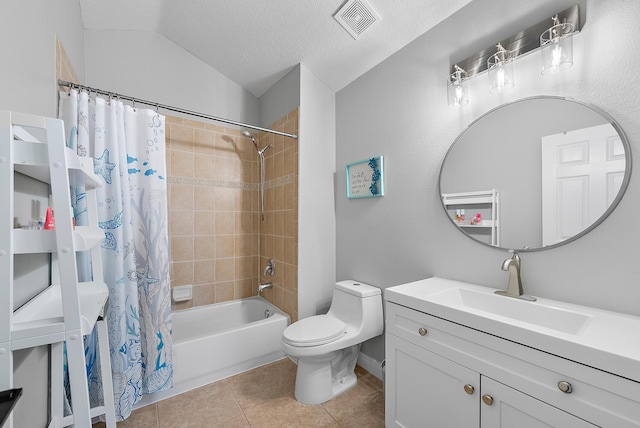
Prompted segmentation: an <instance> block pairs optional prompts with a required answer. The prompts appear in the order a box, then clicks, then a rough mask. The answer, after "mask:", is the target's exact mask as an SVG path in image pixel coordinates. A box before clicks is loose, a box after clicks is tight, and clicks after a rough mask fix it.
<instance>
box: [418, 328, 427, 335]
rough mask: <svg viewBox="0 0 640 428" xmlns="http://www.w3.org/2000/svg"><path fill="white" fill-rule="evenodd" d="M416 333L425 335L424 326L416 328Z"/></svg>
mask: <svg viewBox="0 0 640 428" xmlns="http://www.w3.org/2000/svg"><path fill="white" fill-rule="evenodd" d="M418 334H420V336H426V335H427V329H426V328H424V327H420V328H419V329H418Z"/></svg>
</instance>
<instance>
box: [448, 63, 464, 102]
mask: <svg viewBox="0 0 640 428" xmlns="http://www.w3.org/2000/svg"><path fill="white" fill-rule="evenodd" d="M466 79H467V72H466V71H464V70H463V69H462V68H460V67H458V64H456V65H455V66H454V72H453V73H451V74H450V75H449V78H448V79H447V94H448V98H449V105H450V106H454V107H460V106H461V105H464V104H469V94H468V92H467V83H466Z"/></svg>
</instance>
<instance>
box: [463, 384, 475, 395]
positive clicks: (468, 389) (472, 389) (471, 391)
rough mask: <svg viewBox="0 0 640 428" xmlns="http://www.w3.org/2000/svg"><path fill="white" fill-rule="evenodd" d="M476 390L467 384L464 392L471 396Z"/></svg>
mask: <svg viewBox="0 0 640 428" xmlns="http://www.w3.org/2000/svg"><path fill="white" fill-rule="evenodd" d="M475 390H476V389H475V388H474V387H473V385H469V384H466V385H465V386H464V392H466V393H467V394H469V395H471V394H473V391H475Z"/></svg>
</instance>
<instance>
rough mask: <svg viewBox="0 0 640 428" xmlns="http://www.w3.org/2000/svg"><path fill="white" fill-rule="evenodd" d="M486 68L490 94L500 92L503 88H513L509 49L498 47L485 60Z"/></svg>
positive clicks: (511, 62)
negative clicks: (496, 50)
mask: <svg viewBox="0 0 640 428" xmlns="http://www.w3.org/2000/svg"><path fill="white" fill-rule="evenodd" d="M500 48H501V46H500ZM500 48H499V49H500ZM487 69H488V70H489V71H488V74H489V93H490V94H496V93H497V94H500V93H502V91H504V90H505V89H509V88H513V86H514V80H513V57H512V56H511V52H510V51H507V50H504V49H500V50H498V52H496V53H495V54H493V55H491V57H489V59H488V60H487Z"/></svg>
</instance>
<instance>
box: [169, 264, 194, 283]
mask: <svg viewBox="0 0 640 428" xmlns="http://www.w3.org/2000/svg"><path fill="white" fill-rule="evenodd" d="M172 272H173V276H172V277H171V285H172V286H176V285H187V284H193V261H188V262H173V263H172Z"/></svg>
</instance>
